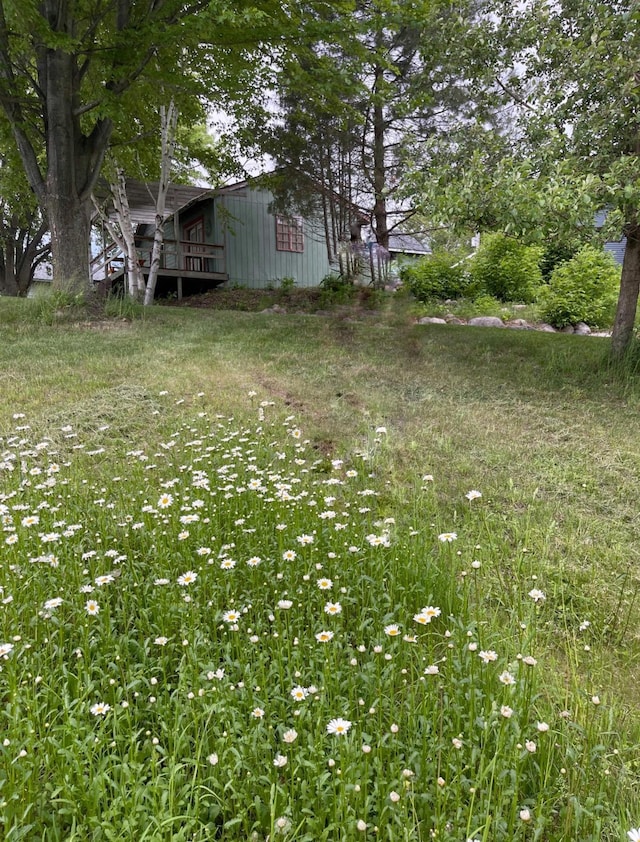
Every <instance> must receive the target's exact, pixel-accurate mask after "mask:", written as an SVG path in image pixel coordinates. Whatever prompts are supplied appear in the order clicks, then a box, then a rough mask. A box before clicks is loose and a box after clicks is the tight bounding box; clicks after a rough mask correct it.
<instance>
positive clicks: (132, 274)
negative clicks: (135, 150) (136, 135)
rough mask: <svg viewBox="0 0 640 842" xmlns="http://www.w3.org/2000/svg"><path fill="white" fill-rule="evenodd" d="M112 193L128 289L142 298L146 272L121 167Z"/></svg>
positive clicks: (136, 296) (135, 297)
mask: <svg viewBox="0 0 640 842" xmlns="http://www.w3.org/2000/svg"><path fill="white" fill-rule="evenodd" d="M111 193H112V194H113V204H114V207H115V209H116V213H117V214H118V225H119V226H120V233H121V235H122V242H121V243H119V245H120V248H122V251H123V252H124V255H125V260H126V266H127V290H128V293H129V296H130V297H131V298H133V299H135V300H139V299H140V300H141V299H142V298H143V296H144V292H145V283H144V273H143V271H142V268H141V266H140V263H139V262H138V250H137V249H136V240H135V232H134V230H133V223H132V222H131V211H130V209H129V199H128V197H127V183H126V179H125V176H124V172H123V171H122V170H121V169H120V168H118V170H117V173H116V180H115V183H114V184H112V185H111ZM107 227H108V226H107ZM109 233H111V231H109ZM112 236H113V235H112Z"/></svg>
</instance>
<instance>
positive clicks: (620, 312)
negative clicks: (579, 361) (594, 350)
mask: <svg viewBox="0 0 640 842" xmlns="http://www.w3.org/2000/svg"><path fill="white" fill-rule="evenodd" d="M626 235H627V247H626V249H625V253H624V262H623V264H622V277H621V279H620V294H619V296H618V307H617V310H616V317H615V321H614V323H613V333H612V335H611V356H612V357H613V359H614V360H618V359H620V358H622V357H623V356H624V355H625V354H626V352H627V351H628V350H629V347H630V345H631V341H632V339H633V328H634V324H635V319H636V311H637V308H638V293H640V225H638V224H637V223H636V222H634V223H633V224H631V225H629V226H628V229H627V231H626Z"/></svg>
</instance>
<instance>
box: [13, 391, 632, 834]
mask: <svg viewBox="0 0 640 842" xmlns="http://www.w3.org/2000/svg"><path fill="white" fill-rule="evenodd" d="M157 400H158V402H160V403H159V406H160V409H159V410H158V413H159V414H158V415H155V416H153V418H155V419H156V421H155V424H156V426H154V427H151V425H148V426H147V429H146V437H145V440H144V441H143V442H131V441H130V440H125V441H121V440H120V438H119V437H118V436H117V435H113V433H112V431H111V430H110V428H109V425H108V424H101V425H99V426H98V427H97V428H96V427H94V426H93V425H87V423H86V418H85V417H84V416H83V415H82V413H75V414H74V415H73V417H72V418H69V419H68V421H67V423H64V424H60V430H59V433H61V434H62V435H61V436H58V435H55V436H54V435H53V433H52V434H51V435H40V436H35V435H34V432H33V431H32V430H31V429H30V425H29V419H26V418H22V417H16V418H14V419H13V420H14V428H13V429H12V430H10V431H8V432H7V434H6V435H5V436H4V437H3V440H2V442H1V447H2V460H1V462H0V476H1V477H2V495H1V497H0V517H1V518H2V527H3V538H2V547H3V549H2V564H1V567H0V577H1V582H0V585H1V588H2V593H1V599H2V605H1V607H0V608H1V610H0V657H1V658H2V663H1V667H2V669H1V672H0V692H2V694H3V698H4V700H5V706H4V711H3V733H4V738H3V740H4V742H3V745H2V747H1V749H0V752H1V753H0V758H1V759H0V822H1V823H2V826H3V830H4V838H6V839H18V838H38V839H45V840H57V839H60V840H62V839H89V838H105V839H124V838H134V839H137V840H142V839H144V840H164V839H167V840H169V839H172V840H187V839H189V840H194V839H195V840H208V839H218V838H219V839H225V840H235V839H237V840H247V839H256V840H265V839H266V838H267V836H268V837H269V838H270V839H272V840H274V839H277V838H282V839H283V840H287V839H288V840H300V841H301V842H302V840H306V841H307V842H320V841H321V840H326V841H327V842H329V840H350V839H355V838H367V836H368V835H371V836H372V837H373V835H375V836H377V837H378V838H385V839H391V840H395V839H406V840H422V839H427V838H438V839H442V840H445V842H454V840H456V842H457V840H460V839H483V840H489V839H490V840H495V842H500V841H501V840H505V842H506V840H510V842H511V840H527V839H532V838H539V839H545V840H558V842H559V840H568V839H572V840H573V839H580V840H592V841H593V842H596V840H602V839H606V838H610V839H614V838H615V839H621V838H622V837H623V836H624V834H625V832H626V830H627V829H628V828H630V827H631V821H632V814H631V810H632V809H634V808H635V809H637V807H638V804H637V774H638V770H637V768H635V767H634V766H633V747H632V746H629V745H627V744H625V742H624V741H623V740H622V739H621V738H620V734H619V730H618V728H617V725H618V722H617V713H616V710H617V709H616V699H615V697H613V696H612V695H610V694H609V693H608V692H607V688H606V685H605V684H603V682H601V681H598V678H597V676H596V675H594V676H592V677H591V678H590V679H589V680H585V675H588V673H585V671H583V670H579V669H578V667H577V666H576V667H573V666H572V667H569V669H568V672H567V679H568V680H566V681H565V680H563V676H561V675H558V676H555V675H554V673H553V670H552V669H551V665H555V663H556V661H555V660H552V659H551V656H552V653H551V652H550V651H549V647H548V644H547V631H546V630H547V628H548V627H549V626H551V627H553V628H562V626H561V625H559V624H558V623H557V618H558V617H560V618H564V617H565V616H566V614H565V608H566V606H565V603H564V599H563V594H562V592H560V591H558V590H557V589H556V588H555V586H554V582H553V579H552V578H547V576H546V574H545V571H544V568H543V566H541V565H540V566H539V564H538V560H537V559H536V558H531V557H530V555H529V553H527V552H525V551H524V548H523V546H522V543H521V542H522V539H523V537H524V535H525V534H526V530H527V528H528V527H527V526H526V525H525V524H523V526H522V532H521V533H516V534H512V535H510V536H504V535H503V534H502V533H501V530H500V529H499V528H498V527H497V526H496V523H495V522H494V521H492V512H494V513H495V507H493V506H491V504H490V503H489V501H487V500H486V497H485V495H484V492H481V491H477V490H476V489H472V490H469V488H467V489H466V491H465V493H464V494H461V495H460V500H459V502H458V503H457V504H456V506H455V510H454V511H452V510H451V509H450V508H448V507H445V506H443V505H442V504H441V503H440V502H439V496H438V493H437V483H436V481H435V480H434V478H433V477H431V476H428V475H424V476H423V478H422V480H421V481H419V482H418V484H417V486H416V490H415V494H414V509H413V511H412V510H409V511H405V510H403V509H400V510H395V509H394V508H392V502H393V498H392V497H391V496H390V495H389V494H388V492H387V491H385V488H384V482H383V481H381V480H380V479H379V478H378V477H377V476H376V474H378V473H379V470H380V468H381V467H382V465H383V464H384V458H385V453H386V452H387V450H388V448H389V447H390V433H389V432H388V428H387V427H386V426H382V425H380V426H377V427H376V428H375V430H374V429H373V427H372V431H371V435H370V437H369V438H368V439H367V441H366V442H365V443H364V445H363V446H362V447H359V448H356V449H354V450H351V451H349V452H346V453H345V454H343V455H342V457H341V458H338V455H337V454H335V455H333V458H331V459H330V460H327V458H325V457H321V458H318V457H316V455H315V454H314V451H313V449H312V446H311V444H312V443H311V442H309V441H307V440H306V437H305V434H304V432H303V428H302V427H301V426H300V425H301V423H302V422H303V421H304V419H303V418H300V417H298V416H291V415H289V416H287V417H286V418H283V417H282V415H281V414H280V412H279V410H278V408H277V407H274V405H273V402H272V401H270V400H264V401H261V402H259V403H258V404H257V405H256V404H255V401H257V396H256V395H252V396H251V400H252V402H253V403H254V406H253V411H252V415H248V414H247V413H246V412H243V413H240V414H239V415H238V416H237V417H229V416H225V415H222V414H220V415H214V416H210V415H209V414H208V412H207V411H206V409H205V408H204V407H203V408H202V409H201V410H200V411H197V408H194V409H193V410H189V411H187V410H186V408H181V407H182V403H181V400H182V399H180V400H179V401H178V402H177V403H169V401H170V398H169V396H168V395H166V394H165V395H160V396H158V398H157ZM162 400H164V401H165V402H166V403H165V404H162V403H161V401H162ZM172 419H173V420H172ZM61 420H62V419H59V420H58V421H57V422H56V424H57V423H60V421H61ZM50 426H51V427H53V426H54V424H53V422H51V424H50ZM87 427H88V429H87ZM85 435H87V436H88V437H87V441H85ZM436 480H437V477H436ZM569 617H571V615H569ZM588 630H589V626H588V625H584V623H582V627H580V628H577V627H576V624H575V623H574V622H573V619H569V620H568V621H567V623H566V626H565V629H564V635H563V636H562V640H563V641H564V645H566V652H567V662H568V663H569V664H573V663H575V664H577V662H578V659H579V658H580V657H582V656H581V655H579V643H578V641H580V643H581V642H582V640H583V638H582V637H581V635H583V634H584V633H585V632H587V633H588ZM558 645H560V644H559V643H558ZM634 792H635V794H634ZM635 815H637V814H635ZM621 822H622V823H621ZM630 838H631V837H630Z"/></svg>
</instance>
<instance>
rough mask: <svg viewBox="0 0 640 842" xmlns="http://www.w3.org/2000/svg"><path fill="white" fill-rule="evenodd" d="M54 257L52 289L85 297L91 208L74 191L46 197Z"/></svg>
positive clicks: (87, 278) (88, 288)
mask: <svg viewBox="0 0 640 842" xmlns="http://www.w3.org/2000/svg"><path fill="white" fill-rule="evenodd" d="M47 210H48V216H49V227H50V230H51V251H52V255H53V289H54V290H58V291H62V292H66V293H69V294H70V295H81V296H84V295H86V294H87V293H88V292H89V291H90V289H91V269H90V253H89V241H90V236H91V205H90V203H89V202H87V201H86V200H81V199H80V198H79V197H78V196H77V194H75V191H63V192H60V193H57V194H54V195H51V194H50V195H49V196H48V202H47Z"/></svg>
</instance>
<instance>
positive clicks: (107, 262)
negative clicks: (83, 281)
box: [91, 236, 225, 281]
mask: <svg viewBox="0 0 640 842" xmlns="http://www.w3.org/2000/svg"><path fill="white" fill-rule="evenodd" d="M136 251H137V253H138V263H139V264H140V266H141V267H142V270H143V272H147V273H148V271H149V267H150V265H151V254H152V251H153V237H138V236H137V237H136ZM125 265H126V261H125V259H124V255H123V253H122V250H121V249H120V248H119V247H118V246H117V245H116V244H115V243H110V244H109V245H107V246H105V248H103V249H102V251H101V252H100V253H99V254H97V255H96V256H95V257H94V258H93V260H92V261H91V268H92V277H93V278H94V280H95V281H101V280H103V279H104V278H109V277H110V276H111V275H114V274H115V273H117V272H121V271H122V270H123V269H124V268H125ZM163 270H169V271H170V272H171V274H172V275H175V274H178V273H179V272H195V273H197V274H201V275H211V274H216V275H217V274H224V272H225V253H224V246H221V245H218V244H217V243H194V242H191V241H190V240H171V239H165V240H164V242H163V244H162V251H161V253H160V270H159V271H160V272H162V271H163Z"/></svg>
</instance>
